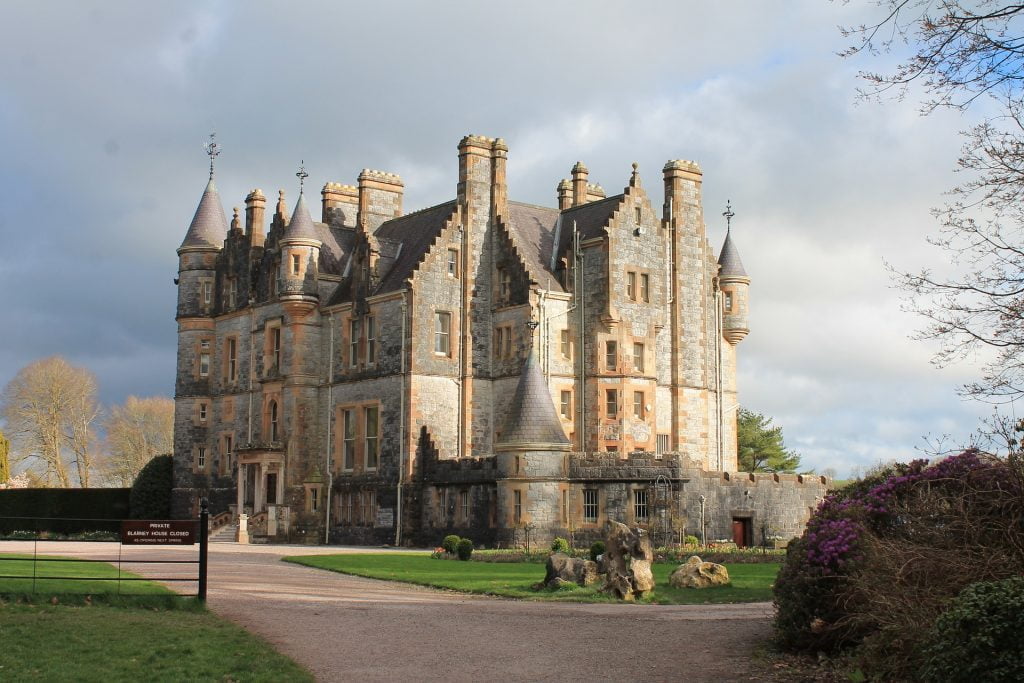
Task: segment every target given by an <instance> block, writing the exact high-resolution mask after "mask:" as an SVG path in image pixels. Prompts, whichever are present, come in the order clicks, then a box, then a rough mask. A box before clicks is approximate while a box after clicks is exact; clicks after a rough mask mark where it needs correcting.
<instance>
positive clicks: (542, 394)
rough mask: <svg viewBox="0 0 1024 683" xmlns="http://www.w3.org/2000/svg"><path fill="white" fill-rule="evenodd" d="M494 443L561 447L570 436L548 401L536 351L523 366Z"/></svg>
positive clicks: (549, 394)
mask: <svg viewBox="0 0 1024 683" xmlns="http://www.w3.org/2000/svg"><path fill="white" fill-rule="evenodd" d="M496 443H498V444H503V445H506V446H511V445H517V444H522V445H533V446H539V445H545V446H556V447H564V446H568V445H569V439H568V438H567V437H566V436H565V430H563V429H562V422H561V420H560V419H559V417H558V413H557V412H556V411H555V404H554V403H552V401H551V392H550V391H549V390H548V386H547V383H546V382H545V381H544V377H543V375H541V373H540V366H539V365H538V364H537V359H536V354H534V353H533V352H532V351H531V352H530V355H529V356H528V357H527V359H526V363H525V365H523V374H521V375H520V376H519V384H518V385H517V386H516V394H515V396H513V397H512V403H510V404H509V408H508V415H506V416H505V422H504V428H503V429H502V431H501V436H500V437H499V438H498V439H497V441H496Z"/></svg>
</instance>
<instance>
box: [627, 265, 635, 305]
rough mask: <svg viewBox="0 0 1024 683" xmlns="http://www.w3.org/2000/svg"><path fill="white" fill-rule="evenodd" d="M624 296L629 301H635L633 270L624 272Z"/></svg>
mask: <svg viewBox="0 0 1024 683" xmlns="http://www.w3.org/2000/svg"><path fill="white" fill-rule="evenodd" d="M626 296H627V297H629V300H630V301H636V273H634V272H633V271H629V272H627V273H626Z"/></svg>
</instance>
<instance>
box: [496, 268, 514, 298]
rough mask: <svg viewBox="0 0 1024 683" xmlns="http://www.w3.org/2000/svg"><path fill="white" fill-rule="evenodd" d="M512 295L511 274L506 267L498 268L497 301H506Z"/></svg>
mask: <svg viewBox="0 0 1024 683" xmlns="http://www.w3.org/2000/svg"><path fill="white" fill-rule="evenodd" d="M511 296H512V276H511V275H509V272H508V269H507V268H498V302H499V303H503V304H504V303H508V300H509V299H510V298H511Z"/></svg>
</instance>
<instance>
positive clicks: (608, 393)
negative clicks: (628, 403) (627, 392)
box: [604, 389, 619, 419]
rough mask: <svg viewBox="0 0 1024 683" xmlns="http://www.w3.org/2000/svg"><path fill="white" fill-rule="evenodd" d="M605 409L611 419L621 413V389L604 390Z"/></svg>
mask: <svg viewBox="0 0 1024 683" xmlns="http://www.w3.org/2000/svg"><path fill="white" fill-rule="evenodd" d="M604 411H605V416H606V417H608V418H609V419H612V418H614V417H615V416H616V415H618V414H619V390H618V389H605V390H604Z"/></svg>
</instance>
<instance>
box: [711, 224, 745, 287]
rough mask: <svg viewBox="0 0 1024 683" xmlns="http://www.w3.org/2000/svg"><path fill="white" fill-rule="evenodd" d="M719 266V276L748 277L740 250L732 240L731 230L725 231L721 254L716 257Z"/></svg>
mask: <svg viewBox="0 0 1024 683" xmlns="http://www.w3.org/2000/svg"><path fill="white" fill-rule="evenodd" d="M718 265H719V266H720V268H719V271H718V275H719V277H723V278H724V277H749V276H748V275H747V271H746V269H745V268H744V267H743V261H741V260H740V252H739V250H738V249H736V245H735V244H733V241H732V231H731V230H727V231H726V232H725V243H724V244H722V254H721V256H719V257H718Z"/></svg>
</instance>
